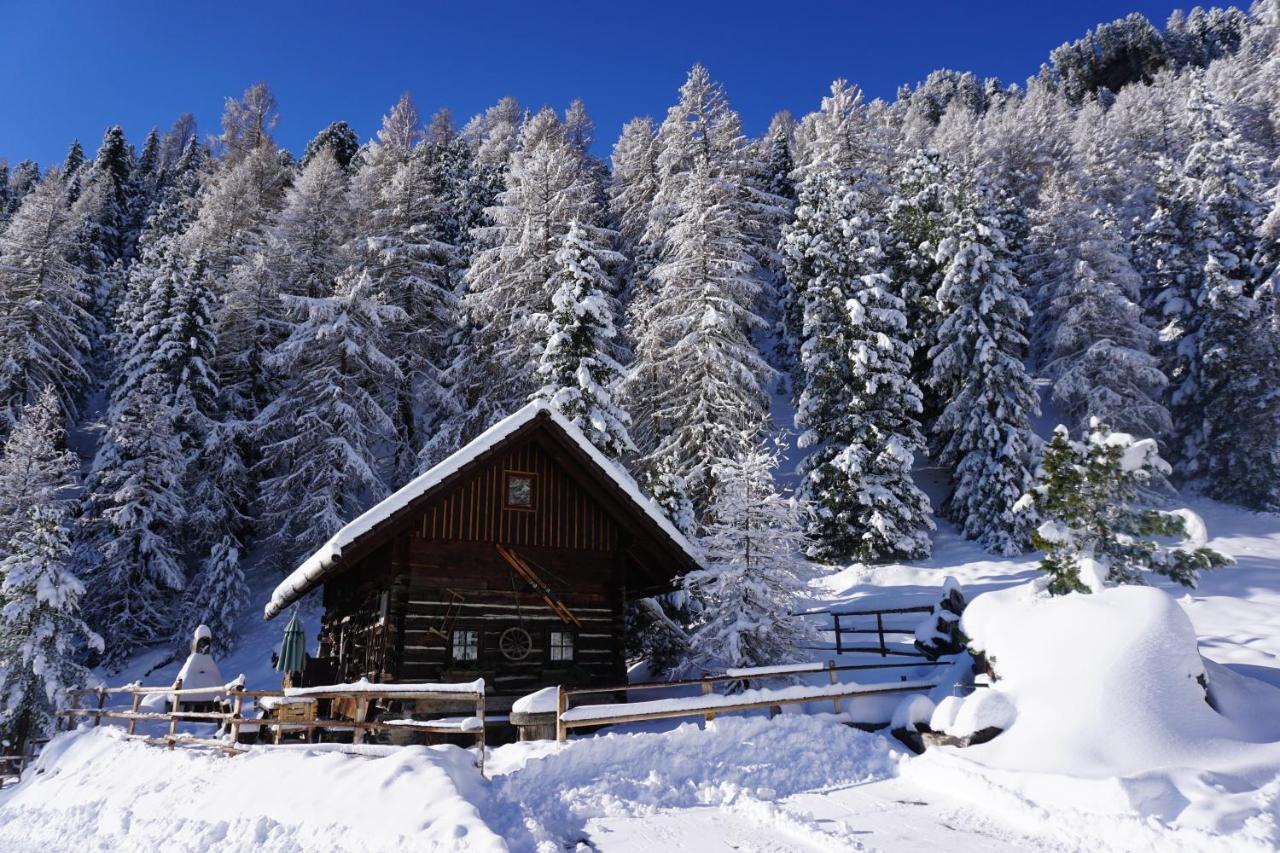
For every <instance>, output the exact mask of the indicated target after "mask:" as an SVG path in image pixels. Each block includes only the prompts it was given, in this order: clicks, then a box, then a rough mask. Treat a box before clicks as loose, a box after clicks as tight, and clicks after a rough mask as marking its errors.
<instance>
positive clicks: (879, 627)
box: [876, 612, 889, 657]
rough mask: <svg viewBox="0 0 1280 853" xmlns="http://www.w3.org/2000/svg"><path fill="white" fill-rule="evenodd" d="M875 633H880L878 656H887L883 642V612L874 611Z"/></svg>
mask: <svg viewBox="0 0 1280 853" xmlns="http://www.w3.org/2000/svg"><path fill="white" fill-rule="evenodd" d="M876 633H877V634H879V635H880V657H888V655H889V649H888V647H886V646H885V644H884V614H883V613H879V612H877V613H876Z"/></svg>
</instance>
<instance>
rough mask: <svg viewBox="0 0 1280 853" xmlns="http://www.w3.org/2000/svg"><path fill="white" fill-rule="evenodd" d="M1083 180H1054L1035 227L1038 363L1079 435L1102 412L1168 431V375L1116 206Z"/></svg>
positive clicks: (1148, 433)
mask: <svg viewBox="0 0 1280 853" xmlns="http://www.w3.org/2000/svg"><path fill="white" fill-rule="evenodd" d="M1083 180H1086V179H1085V178H1084V176H1076V175H1074V174H1070V173H1064V174H1060V175H1058V176H1057V177H1055V178H1054V179H1051V180H1050V181H1049V184H1048V186H1047V187H1046V188H1045V190H1044V191H1043V193H1042V194H1041V205H1040V207H1039V208H1038V209H1037V211H1036V215H1035V223H1034V225H1033V226H1032V229H1031V232H1032V240H1031V242H1032V245H1033V246H1034V248H1033V249H1032V250H1031V252H1030V253H1029V255H1030V257H1031V258H1032V259H1033V260H1031V261H1030V263H1029V266H1030V269H1031V276H1032V279H1031V282H1032V284H1033V285H1034V287H1035V288H1036V289H1037V291H1038V300H1037V301H1038V305H1039V310H1038V312H1037V316H1036V319H1037V321H1038V323H1037V326H1038V335H1037V336H1036V337H1037V341H1038V344H1039V346H1038V349H1039V358H1038V361H1039V363H1040V365H1041V369H1042V370H1043V371H1044V374H1045V375H1046V376H1048V377H1050V378H1051V379H1053V380H1054V384H1053V400H1054V402H1055V403H1056V404H1057V406H1058V409H1059V411H1060V412H1061V413H1062V414H1063V415H1064V416H1065V417H1066V418H1068V419H1069V424H1070V425H1071V426H1072V427H1073V428H1075V429H1077V430H1078V431H1080V432H1081V433H1083V432H1084V431H1085V430H1086V429H1087V425H1088V424H1089V422H1090V421H1091V420H1092V419H1093V418H1098V419H1100V420H1102V421H1103V422H1104V423H1111V424H1114V425H1116V426H1117V427H1119V428H1120V429H1123V430H1125V431H1127V432H1131V433H1134V434H1135V435H1137V436H1139V437H1141V438H1156V437H1162V436H1164V435H1167V434H1168V432H1169V430H1170V428H1171V426H1172V424H1171V421H1170V419H1169V412H1168V410H1167V409H1165V407H1164V406H1163V405H1162V403H1161V402H1160V400H1161V397H1162V394H1163V390H1164V386H1165V384H1166V379H1165V377H1164V374H1163V373H1161V372H1160V368H1159V365H1158V362H1157V360H1156V358H1155V357H1154V356H1152V355H1151V349H1152V347H1153V346H1154V344H1155V334H1154V333H1153V332H1152V331H1151V329H1149V328H1148V327H1147V326H1146V325H1145V324H1144V323H1143V321H1142V314H1141V309H1140V308H1139V307H1138V304H1137V301H1138V299H1139V290H1140V278H1139V276H1138V274H1137V273H1136V272H1134V270H1133V267H1132V266H1131V265H1130V263H1129V254H1128V250H1127V246H1126V241H1125V240H1124V238H1123V236H1122V235H1121V233H1120V230H1119V227H1118V226H1117V224H1116V222H1115V221H1114V217H1113V216H1112V215H1111V211H1110V209H1109V208H1096V207H1094V206H1093V201H1092V200H1091V199H1090V198H1089V194H1088V191H1087V189H1086V188H1085V187H1082V186H1081V185H1080V184H1079V183H1078V181H1083Z"/></svg>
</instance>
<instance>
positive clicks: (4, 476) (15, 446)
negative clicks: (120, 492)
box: [0, 388, 80, 556]
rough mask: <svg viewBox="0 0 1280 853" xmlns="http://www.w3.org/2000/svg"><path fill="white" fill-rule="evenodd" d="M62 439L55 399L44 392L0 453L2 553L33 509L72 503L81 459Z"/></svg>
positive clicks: (56, 399) (59, 412) (0, 536)
mask: <svg viewBox="0 0 1280 853" xmlns="http://www.w3.org/2000/svg"><path fill="white" fill-rule="evenodd" d="M65 440H66V434H65V432H64V431H63V426H62V407H61V406H60V405H59V403H58V396H57V394H56V393H54V390H53V389H52V388H45V389H44V391H42V392H41V394H40V396H39V397H37V398H36V401H35V402H34V403H32V404H31V405H29V406H27V407H26V408H25V409H24V410H23V411H22V415H21V417H19V418H18V422H17V423H16V424H15V425H14V427H13V431H12V432H10V433H9V435H8V437H7V438H5V441H4V447H3V449H0V549H2V548H4V547H5V545H4V544H3V543H6V542H8V541H9V540H10V539H12V538H13V537H14V535H15V534H17V532H18V531H19V530H20V529H22V528H23V527H24V526H25V525H26V522H27V511H28V510H29V509H30V508H31V507H35V506H43V507H59V506H62V505H63V503H64V502H66V501H68V500H69V499H70V492H71V490H72V489H73V488H74V487H75V486H76V485H77V481H78V474H79V468H80V460H79V458H77V456H76V455H75V453H73V452H71V451H70V450H67V449H65V446H64V444H65ZM5 553H7V552H4V551H0V556H3V555H4V554H5Z"/></svg>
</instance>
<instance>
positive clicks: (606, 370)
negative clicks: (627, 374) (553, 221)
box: [533, 222, 635, 460]
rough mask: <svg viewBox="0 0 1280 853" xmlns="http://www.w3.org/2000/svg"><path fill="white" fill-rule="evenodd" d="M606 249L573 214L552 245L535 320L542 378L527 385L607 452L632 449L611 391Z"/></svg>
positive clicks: (614, 385) (617, 371)
mask: <svg viewBox="0 0 1280 853" xmlns="http://www.w3.org/2000/svg"><path fill="white" fill-rule="evenodd" d="M614 256H615V253H614V252H613V250H611V249H609V248H608V247H607V246H601V245H599V244H598V243H595V242H593V240H592V235H591V232H589V231H588V230H587V229H585V228H583V227H582V226H581V225H579V224H578V223H577V222H572V223H570V224H569V231H568V233H566V234H565V235H564V239H563V240H562V241H561V245H560V250H559V251H558V252H556V265H557V269H556V271H555V273H554V274H553V280H552V284H553V285H554V287H555V291H554V292H553V293H552V294H551V312H550V314H549V315H548V316H547V317H546V319H545V320H544V321H543V322H544V324H545V327H546V330H547V344H546V348H545V349H544V350H543V351H542V357H541V359H540V360H539V362H538V375H539V377H540V378H541V379H542V381H543V383H544V384H543V386H542V387H541V388H540V389H538V391H537V392H535V393H534V395H533V398H534V399H536V400H545V401H546V402H547V403H549V404H550V405H551V406H553V407H555V409H556V410H557V411H559V412H560V413H561V414H563V415H564V416H565V417H566V418H568V419H569V420H570V421H571V422H572V423H573V424H574V425H576V426H577V427H578V428H579V429H581V430H582V432H583V433H584V434H585V435H586V436H587V438H589V439H590V440H591V443H592V444H594V445H595V446H596V447H597V448H599V449H600V451H601V452H602V453H604V454H605V455H606V456H608V457H609V458H610V459H615V460H616V459H620V458H621V457H622V456H623V454H624V453H627V452H629V451H631V450H634V449H635V446H634V445H633V444H632V442H631V436H630V435H629V434H628V432H627V426H628V425H629V424H630V421H631V418H630V417H629V416H628V415H627V413H626V412H625V411H623V409H622V408H621V407H620V406H619V405H618V403H617V401H616V400H615V399H614V398H615V395H616V393H617V390H618V386H619V383H620V382H621V380H622V375H623V371H622V366H621V365H620V364H618V362H617V361H615V360H614V358H613V356H611V355H610V354H609V353H610V350H611V349H612V347H613V345H612V341H613V338H614V336H615V335H616V334H617V331H616V329H615V327H614V318H615V317H616V315H617V312H618V308H617V301H616V299H615V298H614V296H613V292H612V291H613V288H614V285H613V282H612V281H611V280H610V279H609V276H608V275H606V274H605V272H604V270H603V269H602V268H601V265H600V261H601V259H602V258H604V259H606V260H608V259H611V258H613V257H614Z"/></svg>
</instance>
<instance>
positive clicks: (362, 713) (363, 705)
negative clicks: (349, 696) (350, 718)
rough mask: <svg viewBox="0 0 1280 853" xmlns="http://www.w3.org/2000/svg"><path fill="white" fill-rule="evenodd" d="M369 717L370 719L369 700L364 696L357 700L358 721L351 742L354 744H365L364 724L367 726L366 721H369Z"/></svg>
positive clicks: (356, 720)
mask: <svg viewBox="0 0 1280 853" xmlns="http://www.w3.org/2000/svg"><path fill="white" fill-rule="evenodd" d="M368 717H369V700H368V699H366V698H364V697H363V696H362V697H360V698H359V699H356V719H355V722H356V728H355V731H353V732H352V733H351V742H352V743H353V744H355V743H364V736H365V728H364V724H365V721H366V720H367V719H368Z"/></svg>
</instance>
